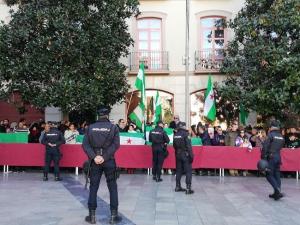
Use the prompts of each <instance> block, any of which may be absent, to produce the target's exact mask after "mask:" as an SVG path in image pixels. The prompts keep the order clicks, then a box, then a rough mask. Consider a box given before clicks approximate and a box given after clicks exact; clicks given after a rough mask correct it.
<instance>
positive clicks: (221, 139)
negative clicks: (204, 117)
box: [214, 126, 225, 146]
mask: <svg viewBox="0 0 300 225" xmlns="http://www.w3.org/2000/svg"><path fill="white" fill-rule="evenodd" d="M214 143H215V145H216V146H225V135H224V133H223V130H222V127H221V126H217V127H216V133H215V140H214Z"/></svg>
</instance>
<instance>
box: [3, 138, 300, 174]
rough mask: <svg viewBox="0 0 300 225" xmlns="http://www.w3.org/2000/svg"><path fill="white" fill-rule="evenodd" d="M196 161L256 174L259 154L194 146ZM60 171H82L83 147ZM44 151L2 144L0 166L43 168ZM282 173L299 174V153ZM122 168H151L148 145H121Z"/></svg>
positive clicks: (171, 164) (287, 158)
mask: <svg viewBox="0 0 300 225" xmlns="http://www.w3.org/2000/svg"><path fill="white" fill-rule="evenodd" d="M168 150H169V156H168V158H167V159H166V160H165V162H164V168H175V155H174V149H173V148H172V147H171V146H169V147H168ZM193 151H194V155H195V159H194V162H193V168H225V169H248V170H256V164H257V161H258V160H259V159H260V150H259V149H258V148H254V149H253V150H252V151H251V152H249V151H248V150H247V149H246V148H238V147H229V146H225V147H216V146H193ZM61 153H62V154H63V157H62V159H61V161H60V166H61V167H82V164H83V162H84V161H85V160H86V159H87V157H86V155H85V153H84V152H83V150H82V147H81V145H63V146H62V147H61ZM44 157H45V147H44V146H43V145H41V144H0V165H9V166H43V165H44ZM281 157H282V167H281V169H282V170H283V171H300V149H297V150H291V149H283V150H282V152H281ZM116 161H117V165H118V166H119V167H121V168H151V167H152V150H151V147H150V146H146V145H142V146H140V145H135V146H134V145H133V146H132V145H122V146H121V147H120V149H119V150H118V151H117V154H116Z"/></svg>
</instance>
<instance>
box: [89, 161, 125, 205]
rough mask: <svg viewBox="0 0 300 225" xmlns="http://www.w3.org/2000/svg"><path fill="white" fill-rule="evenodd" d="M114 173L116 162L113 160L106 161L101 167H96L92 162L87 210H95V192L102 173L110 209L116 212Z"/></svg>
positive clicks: (116, 190) (116, 197) (116, 193)
mask: <svg viewBox="0 0 300 225" xmlns="http://www.w3.org/2000/svg"><path fill="white" fill-rule="evenodd" d="M115 171H116V162H115V160H114V159H110V160H107V161H105V162H104V163H103V164H101V165H97V164H96V163H95V162H94V161H93V162H92V164H91V172H90V195H89V201H88V207H89V209H92V210H95V209H96V208H97V192H98V189H99V185H100V180H101V176H102V174H103V172H104V175H105V178H106V183H107V187H108V190H109V197H110V209H111V210H118V205H119V202H118V186H117V181H116V176H115Z"/></svg>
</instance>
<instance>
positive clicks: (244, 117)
mask: <svg viewBox="0 0 300 225" xmlns="http://www.w3.org/2000/svg"><path fill="white" fill-rule="evenodd" d="M247 119H248V112H247V111H246V110H245V107H244V106H243V105H242V104H241V105H240V121H241V123H242V124H243V125H244V126H246V122H247Z"/></svg>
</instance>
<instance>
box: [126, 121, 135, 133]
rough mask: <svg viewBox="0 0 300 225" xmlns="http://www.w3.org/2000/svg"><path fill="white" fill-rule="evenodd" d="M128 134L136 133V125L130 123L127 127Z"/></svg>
mask: <svg viewBox="0 0 300 225" xmlns="http://www.w3.org/2000/svg"><path fill="white" fill-rule="evenodd" d="M127 132H128V133H137V131H136V125H135V124H133V123H131V124H130V125H129V127H128V131H127Z"/></svg>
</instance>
